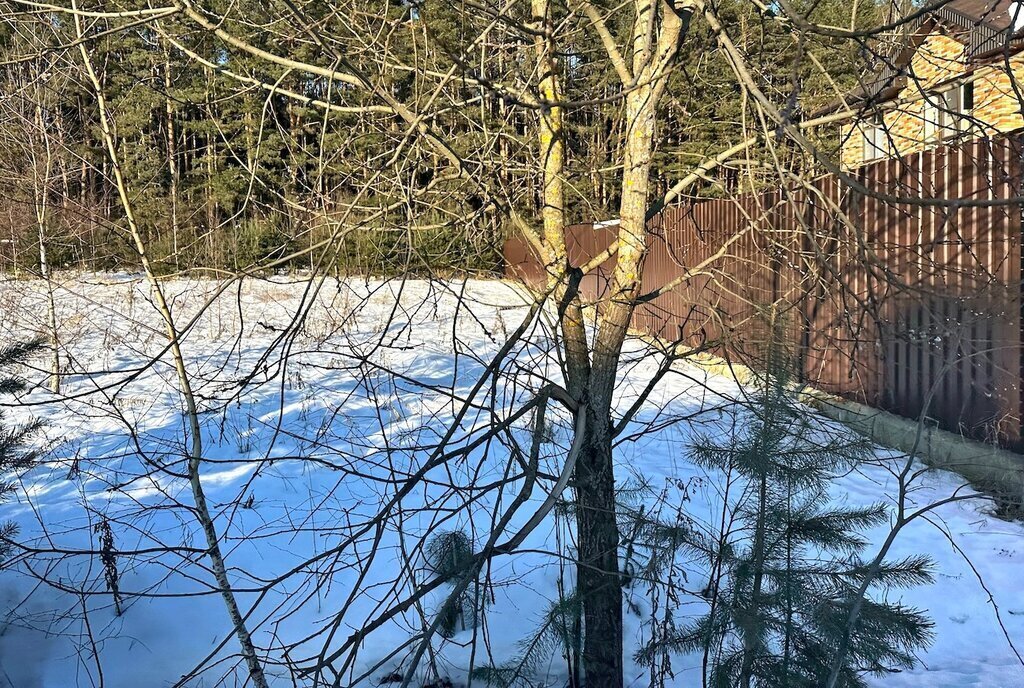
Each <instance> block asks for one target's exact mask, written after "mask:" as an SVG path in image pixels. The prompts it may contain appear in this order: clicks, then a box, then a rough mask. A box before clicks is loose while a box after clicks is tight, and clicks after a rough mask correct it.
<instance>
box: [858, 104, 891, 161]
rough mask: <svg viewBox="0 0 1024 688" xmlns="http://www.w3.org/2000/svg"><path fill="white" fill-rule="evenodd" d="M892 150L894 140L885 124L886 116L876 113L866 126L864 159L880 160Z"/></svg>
mask: <svg viewBox="0 0 1024 688" xmlns="http://www.w3.org/2000/svg"><path fill="white" fill-rule="evenodd" d="M891 152H892V140H891V138H890V137H889V130H888V129H887V128H886V126H885V118H884V117H883V116H882V115H880V114H879V115H875V116H874V117H872V118H871V120H870V121H869V122H868V123H867V124H866V125H865V126H864V160H865V162H867V161H871V160H878V159H880V158H884V157H887V156H888V155H889V153H891Z"/></svg>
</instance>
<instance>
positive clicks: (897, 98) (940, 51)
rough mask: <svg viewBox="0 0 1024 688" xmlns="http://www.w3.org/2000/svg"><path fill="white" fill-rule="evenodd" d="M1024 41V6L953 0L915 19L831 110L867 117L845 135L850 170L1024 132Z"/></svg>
mask: <svg viewBox="0 0 1024 688" xmlns="http://www.w3.org/2000/svg"><path fill="white" fill-rule="evenodd" d="M928 4H929V5H936V2H935V1H934V0H932V1H930V2H929V3H928ZM1022 39H1024V2H1016V1H1014V0H952V1H951V2H947V3H945V4H943V5H941V6H935V7H934V8H933V9H931V10H930V11H928V12H926V13H923V14H920V16H917V17H915V18H914V19H913V20H912V21H911V22H910V23H908V25H907V26H906V27H905V28H904V31H903V33H902V35H901V36H900V37H899V38H898V39H896V40H895V41H894V42H895V44H896V49H893V50H891V51H889V53H888V55H889V56H888V57H886V58H884V59H880V60H879V61H878V62H879V65H878V69H877V71H876V73H875V74H872V75H869V76H866V77H865V78H864V79H863V82H862V85H861V87H860V88H859V89H857V91H855V92H853V93H851V94H850V95H849V96H848V97H847V98H846V99H845V102H843V103H839V104H837V105H836V106H835V107H834V108H830V109H839V108H840V107H844V106H845V107H848V108H853V109H855V110H856V111H857V112H858V113H860V117H858V119H857V120H856V122H855V123H854V124H849V125H845V126H844V127H843V128H842V130H841V135H842V139H841V150H840V155H841V162H842V164H843V166H844V167H846V168H848V169H849V168H854V167H858V166H860V165H863V164H865V163H869V162H874V161H876V160H880V159H883V158H886V157H891V156H895V155H902V154H905V153H912V152H915V151H919V150H922V149H926V148H929V147H933V146H937V145H940V144H948V143H952V142H954V141H956V140H963V139H968V138H976V137H980V136H986V135H991V134H994V133H999V132H1010V131H1013V130H1016V129H1020V128H1024V115H1022V111H1024V51H1022V49H1024V40H1022Z"/></svg>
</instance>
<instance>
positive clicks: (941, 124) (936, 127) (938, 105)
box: [923, 83, 974, 141]
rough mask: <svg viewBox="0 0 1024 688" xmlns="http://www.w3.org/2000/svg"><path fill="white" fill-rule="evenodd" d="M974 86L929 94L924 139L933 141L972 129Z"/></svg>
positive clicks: (925, 110)
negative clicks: (971, 116)
mask: <svg viewBox="0 0 1024 688" xmlns="http://www.w3.org/2000/svg"><path fill="white" fill-rule="evenodd" d="M973 109H974V84H973V83H966V84H957V85H956V86H953V87H951V88H946V89H943V90H941V91H935V92H932V93H929V94H928V95H927V97H926V98H925V103H924V115H923V116H924V138H925V140H926V141H933V140H937V139H943V138H947V137H953V136H956V135H957V134H959V133H960V132H963V131H967V130H968V129H970V124H971V120H970V115H971V111H972V110H973Z"/></svg>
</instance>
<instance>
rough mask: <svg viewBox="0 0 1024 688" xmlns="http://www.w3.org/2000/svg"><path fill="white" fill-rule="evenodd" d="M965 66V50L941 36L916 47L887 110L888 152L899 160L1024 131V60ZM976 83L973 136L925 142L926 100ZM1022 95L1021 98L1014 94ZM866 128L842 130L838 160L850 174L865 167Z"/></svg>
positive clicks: (947, 136) (944, 135)
mask: <svg viewBox="0 0 1024 688" xmlns="http://www.w3.org/2000/svg"><path fill="white" fill-rule="evenodd" d="M969 71H970V70H969V65H968V64H967V63H966V62H965V60H964V46H963V44H962V43H960V42H959V41H957V40H955V39H954V38H952V37H950V36H948V35H945V34H943V33H940V32H935V33H932V34H930V35H929V36H928V37H927V38H926V39H925V40H924V41H923V42H922V43H921V45H920V46H919V48H918V50H917V52H916V53H915V54H914V56H913V58H912V59H911V62H910V73H911V75H912V76H911V77H910V78H908V79H907V85H906V86H905V87H904V88H903V90H902V91H900V93H899V96H898V98H897V100H896V103H897V104H896V105H894V106H893V105H890V106H888V109H886V110H885V114H884V122H885V127H886V129H887V131H888V132H889V136H890V138H891V144H890V145H891V146H892V147H893V148H894V149H895V152H896V153H898V154H899V155H906V154H908V153H913V152H916V151H920V150H924V149H927V148H934V147H935V146H937V145H939V144H940V143H941V142H942V141H943V140H944V141H945V142H946V143H949V142H950V141H952V140H953V139H955V138H956V137H957V136H959V137H962V138H976V137H978V136H982V135H991V134H994V133H997V132H1003V133H1006V132H1010V131H1014V130H1016V129H1019V128H1021V127H1024V116H1022V114H1021V109H1022V108H1021V103H1022V101H1024V56H1020V55H1016V56H1012V57H1011V58H1010V59H1009V61H1007V60H1006V59H1003V58H997V59H996V60H995V61H993V62H992V63H990V64H986V65H981V66H978V67H977V68H976V69H974V71H973V72H972V73H969ZM968 80H970V81H972V82H973V83H974V109H973V110H972V112H971V121H972V122H973V124H972V126H971V130H970V131H968V132H961V133H960V134H958V135H957V134H955V133H954V132H943V133H941V134H940V138H941V140H940V138H935V137H933V138H932V140H926V137H925V133H924V117H923V113H924V106H925V102H926V101H925V94H926V93H928V92H929V91H931V90H932V89H936V88H941V87H942V86H943V85H948V84H949V83H950V82H958V81H962V82H966V81H968ZM1014 84H1016V85H1017V88H1019V89H1020V95H1018V93H1017V91H1016V90H1015V88H1014ZM864 129H865V127H864V124H863V123H857V124H855V125H853V126H846V127H844V128H843V129H842V131H841V133H842V146H841V150H840V160H841V163H842V165H843V166H844V167H846V168H852V167H857V166H859V165H862V164H864V163H865V162H869V161H868V160H865V159H864Z"/></svg>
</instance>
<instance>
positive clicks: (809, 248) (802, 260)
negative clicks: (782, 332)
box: [505, 136, 1024, 451]
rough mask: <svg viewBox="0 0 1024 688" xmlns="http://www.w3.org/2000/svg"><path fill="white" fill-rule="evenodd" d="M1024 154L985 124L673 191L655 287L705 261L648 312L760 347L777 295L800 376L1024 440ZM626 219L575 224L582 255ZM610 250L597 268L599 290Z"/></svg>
mask: <svg viewBox="0 0 1024 688" xmlns="http://www.w3.org/2000/svg"><path fill="white" fill-rule="evenodd" d="M1021 155H1022V147H1021V139H1020V137H1019V136H1011V137H1002V138H998V139H984V140H976V141H972V142H969V143H965V144H961V145H958V146H946V147H941V148H938V149H936V150H931V151H926V152H922V153H918V154H914V155H910V156H905V157H903V158H901V159H898V160H897V159H894V160H887V161H882V162H878V163H875V164H873V165H870V166H866V167H863V168H861V169H859V170H857V171H856V172H855V173H851V174H853V175H854V176H853V178H852V179H850V178H847V179H843V178H839V177H836V176H825V177H821V178H819V179H816V180H814V181H813V182H810V183H809V184H806V185H802V186H796V185H794V186H793V187H791V188H786V189H780V190H775V191H771V192H767V193H763V194H757V195H746V196H740V197H737V198H733V199H726V200H705V201H695V202H692V203H685V204H681V205H677V206H674V207H670V208H667V209H665V210H664V211H663V212H662V213H660V214H659V215H658V216H657V217H655V218H654V219H653V220H652V221H651V230H652V237H653V238H652V242H651V245H650V250H649V254H648V257H647V259H646V264H645V267H644V291H645V292H647V291H650V290H653V289H656V288H658V287H661V286H662V285H665V284H667V283H668V282H670V281H671V280H673V279H676V278H677V277H679V276H680V275H682V274H683V273H684V272H685V271H687V270H690V271H693V274H692V275H691V276H690V277H689V279H687V280H686V281H685V282H684V283H683V284H681V285H679V286H678V287H677V288H676V289H674V290H672V291H671V292H669V293H666V294H664V295H662V296H660V297H658V298H657V299H655V300H653V301H651V302H649V303H645V304H643V305H641V306H640V307H638V309H637V311H636V313H635V316H634V323H633V324H634V327H636V328H637V329H640V330H643V331H646V332H649V333H652V334H655V335H658V336H661V337H664V338H668V339H672V340H685V341H688V342H690V343H693V344H697V343H700V342H704V341H710V342H714V343H716V345H717V346H718V353H720V354H722V355H726V356H729V357H731V358H734V359H738V360H740V361H743V362H754V361H753V359H754V357H755V356H756V355H757V352H758V351H759V350H761V348H762V344H763V341H764V333H763V330H764V325H763V323H764V322H765V319H764V318H763V317H759V316H758V313H759V311H763V310H764V309H765V308H768V307H772V306H774V307H775V308H776V309H777V311H781V312H783V313H784V314H785V319H784V322H786V323H787V327H789V328H790V330H791V337H790V339H791V342H792V345H793V352H794V355H795V358H796V359H797V361H798V362H799V374H800V375H801V376H802V378H803V380H805V381H807V382H810V383H812V384H814V385H815V386H817V387H819V388H822V389H824V390H827V391H830V392H833V393H836V394H841V395H843V396H846V397H849V398H853V399H857V400H859V401H862V402H865V403H868V404H871V405H873V406H876V407H880V408H884V409H886V410H889V411H892V412H894V413H897V414H900V415H902V416H906V417H909V418H919V417H921V416H922V414H923V415H924V417H925V418H926V419H927V420H928V422H932V423H935V424H937V425H938V426H940V427H942V428H945V429H947V430H952V431H955V432H961V433H963V434H964V435H966V436H970V437H973V438H976V439H981V440H985V441H989V442H994V443H998V444H1001V445H1002V446H1004V447H1008V448H1011V449H1016V450H1018V451H1019V450H1021V449H1022V448H1024V442H1022V437H1021V410H1022V391H1024V387H1022V384H1021V378H1022V374H1024V368H1022V359H1021V335H1022V332H1021V305H1022V304H1021V277H1022V275H1021V207H1020V205H1019V204H1018V203H1015V202H1004V203H999V202H998V201H1000V200H1004V201H1012V200H1013V199H1017V198H1019V197H1020V195H1021V171H1022V170H1021V167H1022V166H1021ZM933 199H940V200H939V201H938V202H934V200H933ZM993 201H994V202H995V203H988V204H986V202H993ZM979 202H980V203H979ZM615 229H616V228H615V227H611V228H608V227H600V228H596V229H595V228H594V227H593V226H592V225H576V226H573V227H571V228H569V232H568V234H569V253H570V260H571V261H572V262H573V264H574V265H579V264H581V263H583V262H585V261H586V260H587V259H588V258H590V257H592V256H594V255H596V254H597V253H598V252H600V251H602V250H604V249H605V248H607V246H608V245H609V244H610V243H611V241H612V240H613V239H614V234H615ZM505 256H506V263H507V266H508V271H509V272H510V273H511V274H516V275H519V276H522V277H525V278H526V279H527V280H530V281H536V280H539V279H541V278H542V275H543V270H542V269H541V267H540V266H539V265H538V262H537V261H536V259H535V258H534V257H533V256H532V254H531V252H530V251H529V250H528V249H527V247H526V246H525V245H523V244H522V242H521V241H518V240H511V241H509V242H508V244H507V245H506V250H505ZM705 263H706V265H705ZM700 266H703V267H700ZM613 267H614V260H610V261H607V262H606V264H605V265H603V266H601V268H600V269H599V270H597V271H595V272H594V273H593V274H591V275H588V276H587V277H586V278H585V280H584V282H583V285H582V290H583V294H584V296H585V297H586V298H588V299H591V300H599V299H600V297H601V296H602V295H603V294H604V293H605V291H606V289H607V283H608V278H609V276H610V275H611V270H612V268H613ZM698 267H700V269H697V268H698Z"/></svg>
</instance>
